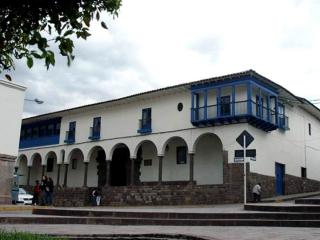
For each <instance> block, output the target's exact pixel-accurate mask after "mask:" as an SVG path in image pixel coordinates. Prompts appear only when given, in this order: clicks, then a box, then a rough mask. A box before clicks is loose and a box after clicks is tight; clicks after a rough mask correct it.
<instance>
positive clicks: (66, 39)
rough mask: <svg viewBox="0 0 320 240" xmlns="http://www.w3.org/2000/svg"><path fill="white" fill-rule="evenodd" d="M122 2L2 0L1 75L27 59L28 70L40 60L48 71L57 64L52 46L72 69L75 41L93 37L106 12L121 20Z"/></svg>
mask: <svg viewBox="0 0 320 240" xmlns="http://www.w3.org/2000/svg"><path fill="white" fill-rule="evenodd" d="M120 6H121V0H1V1H0V11H1V12H0V72H3V70H11V69H14V59H26V61H27V66H28V67H29V68H31V67H32V66H33V60H34V59H35V58H36V59H41V60H43V61H44V62H45V66H46V67H47V69H48V68H49V67H50V65H52V66H53V65H54V64H55V55H54V52H53V51H52V45H54V44H56V45H57V46H58V48H59V51H60V54H61V55H62V56H65V57H66V58H67V63H68V65H70V63H71V61H72V60H73V59H74V55H73V48H74V44H73V40H72V39H71V38H72V37H77V38H82V39H84V40H86V39H87V37H89V36H90V33H89V27H90V23H91V21H92V20H94V19H96V20H98V21H100V22H101V26H102V27H103V28H105V29H107V25H106V24H105V22H103V21H101V20H100V13H101V12H104V11H107V12H108V13H109V14H111V15H112V16H113V17H116V16H118V11H119V8H120Z"/></svg>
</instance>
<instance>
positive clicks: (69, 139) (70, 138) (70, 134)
mask: <svg viewBox="0 0 320 240" xmlns="http://www.w3.org/2000/svg"><path fill="white" fill-rule="evenodd" d="M75 137H76V122H70V123H69V131H66V138H65V140H64V142H65V143H74V142H75Z"/></svg>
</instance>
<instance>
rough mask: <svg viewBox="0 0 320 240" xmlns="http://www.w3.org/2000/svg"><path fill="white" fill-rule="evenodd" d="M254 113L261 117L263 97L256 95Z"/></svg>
mask: <svg viewBox="0 0 320 240" xmlns="http://www.w3.org/2000/svg"><path fill="white" fill-rule="evenodd" d="M256 113H257V117H259V118H263V97H260V96H256Z"/></svg>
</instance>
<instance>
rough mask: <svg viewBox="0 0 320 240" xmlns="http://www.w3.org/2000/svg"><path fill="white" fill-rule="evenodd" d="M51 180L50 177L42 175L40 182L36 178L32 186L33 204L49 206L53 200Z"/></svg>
mask: <svg viewBox="0 0 320 240" xmlns="http://www.w3.org/2000/svg"><path fill="white" fill-rule="evenodd" d="M53 188H54V184H53V180H52V178H50V177H47V176H42V178H41V182H39V180H36V185H35V187H34V188H33V200H32V204H33V205H41V206H50V205H52V202H53Z"/></svg>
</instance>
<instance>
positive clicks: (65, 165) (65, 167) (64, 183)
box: [63, 163, 69, 187]
mask: <svg viewBox="0 0 320 240" xmlns="http://www.w3.org/2000/svg"><path fill="white" fill-rule="evenodd" d="M68 168H69V164H68V163H66V164H64V182H63V186H64V187H67V184H68V183H67V182H68Z"/></svg>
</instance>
